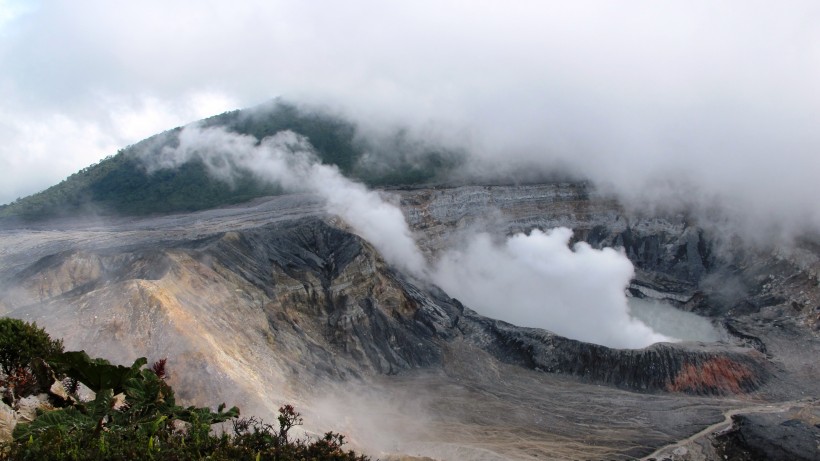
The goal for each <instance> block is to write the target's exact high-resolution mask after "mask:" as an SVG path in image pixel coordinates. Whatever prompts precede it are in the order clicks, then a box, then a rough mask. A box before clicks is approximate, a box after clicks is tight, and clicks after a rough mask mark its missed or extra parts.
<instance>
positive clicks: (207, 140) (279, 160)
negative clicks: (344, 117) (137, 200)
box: [148, 125, 425, 276]
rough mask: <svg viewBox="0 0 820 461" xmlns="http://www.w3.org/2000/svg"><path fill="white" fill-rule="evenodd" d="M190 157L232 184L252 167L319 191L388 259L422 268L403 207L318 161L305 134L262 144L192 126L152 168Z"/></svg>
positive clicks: (293, 186) (416, 270) (272, 178)
mask: <svg viewBox="0 0 820 461" xmlns="http://www.w3.org/2000/svg"><path fill="white" fill-rule="evenodd" d="M192 158H199V159H201V160H202V161H203V162H204V163H205V165H206V166H207V168H208V170H209V172H210V173H211V174H212V175H214V176H216V177H217V178H220V179H222V180H225V181H227V182H229V183H233V181H234V180H235V179H236V177H237V175H238V174H239V173H240V172H241V171H248V172H251V173H252V174H253V175H255V176H256V177H258V178H260V179H263V180H265V181H269V182H271V183H274V184H279V185H281V186H282V187H284V188H285V189H288V190H291V191H304V192H311V193H315V194H318V195H320V196H321V197H322V198H324V199H325V200H326V203H327V209H328V211H329V212H330V213H333V214H336V215H339V216H340V217H341V218H342V219H344V220H345V221H346V222H347V223H348V224H350V226H352V227H353V229H355V230H356V232H357V233H359V235H361V236H362V237H363V238H364V239H365V240H367V241H368V242H370V243H371V244H373V246H375V247H376V249H378V250H379V252H381V254H382V255H383V256H384V257H385V258H386V259H387V260H388V261H390V262H391V263H393V264H394V265H396V266H398V267H401V268H402V269H404V270H407V271H408V272H410V273H411V274H413V275H416V276H419V275H421V274H422V272H423V270H424V266H425V260H424V257H423V256H422V254H421V252H420V251H419V249H418V247H417V246H416V243H415V241H414V240H413V237H412V234H411V232H410V228H409V226H408V225H407V222H406V221H405V220H404V215H403V214H402V213H401V210H399V209H398V208H397V207H395V206H393V205H391V204H390V203H388V202H386V201H385V200H384V199H382V197H381V196H380V195H379V193H377V192H374V191H369V190H367V188H366V187H365V186H363V185H362V184H359V183H356V182H353V181H351V180H349V179H347V178H345V177H344V176H343V175H342V174H341V173H340V172H339V170H338V168H336V167H335V166H332V165H324V164H321V163H319V161H318V159H317V158H316V156H315V154H314V153H313V148H312V146H311V145H310V143H309V142H308V140H307V139H306V138H304V137H303V136H300V135H297V134H295V133H293V132H291V131H283V132H279V133H277V134H276V135H274V136H270V137H267V138H265V139H263V140H262V141H261V142H259V141H258V140H257V139H256V138H255V137H253V136H247V135H240V134H236V133H230V132H228V131H226V130H225V129H223V128H207V129H201V128H199V127H197V126H195V125H192V126H189V127H186V128H185V129H184V130H182V132H181V133H180V135H179V145H178V146H177V147H176V148H170V147H166V148H164V149H163V150H162V152H161V153H160V156H159V157H158V158H157V159H156V160H154V161H153V163H150V165H149V168H153V169H156V168H176V167H178V166H180V165H182V164H183V163H185V162H187V161H189V160H191V159H192ZM148 161H149V162H150V161H151V160H150V159H149V160H148Z"/></svg>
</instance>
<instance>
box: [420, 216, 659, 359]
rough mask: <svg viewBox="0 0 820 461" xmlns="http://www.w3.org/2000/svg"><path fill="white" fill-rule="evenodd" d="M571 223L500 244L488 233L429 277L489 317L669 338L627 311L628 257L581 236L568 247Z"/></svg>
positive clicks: (574, 333) (629, 343) (586, 334)
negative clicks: (582, 239) (593, 245)
mask: <svg viewBox="0 0 820 461" xmlns="http://www.w3.org/2000/svg"><path fill="white" fill-rule="evenodd" d="M571 237H572V231H571V230H570V229H567V228H564V227H559V228H555V229H552V230H551V231H549V232H546V233H544V232H541V231H539V230H533V231H532V232H531V233H530V235H525V234H516V235H514V236H512V237H510V238H509V239H507V241H506V242H504V243H503V244H497V243H494V242H493V241H492V240H491V238H490V236H489V235H488V234H478V235H476V236H474V237H473V239H472V240H471V241H470V242H469V244H468V245H467V247H466V248H465V249H463V250H460V251H449V252H447V253H445V254H444V256H443V257H442V258H441V259H440V260H439V262H438V263H437V265H436V268H435V271H434V275H433V278H434V280H435V281H436V283H437V284H438V285H439V286H441V287H442V288H443V289H444V290H445V291H446V292H447V293H449V294H450V295H452V296H455V297H456V298H458V299H459V300H460V301H462V302H463V303H464V304H466V305H467V306H470V307H471V308H474V309H475V310H476V311H478V312H479V313H481V314H483V315H486V316H488V317H492V318H497V319H500V320H504V321H507V322H510V323H513V324H516V325H522V326H530V327H538V328H544V329H547V330H550V331H552V332H555V333H557V334H560V335H562V336H567V337H569V338H573V339H579V340H582V341H587V342H593V343H597V344H603V345H605V346H610V347H619V348H639V347H644V346H647V345H649V344H652V343H656V342H661V341H671V340H672V338H669V337H667V336H664V335H661V334H658V333H656V332H654V331H653V330H652V329H651V328H649V327H648V326H646V325H645V324H644V323H643V322H641V321H639V320H637V319H634V318H633V317H631V315H630V312H629V307H628V305H627V299H626V295H625V293H624V290H625V288H626V286H627V285H628V284H629V281H630V280H631V279H632V276H633V275H634V269H633V267H632V263H631V262H630V261H629V259H628V258H627V257H626V256H625V255H624V254H623V253H622V252H619V251H616V250H614V249H612V248H604V249H602V250H596V249H594V248H592V247H590V246H589V245H588V244H586V243H584V242H579V243H576V244H575V245H574V246H573V247H572V249H570V247H569V246H568V245H569V241H570V238H571Z"/></svg>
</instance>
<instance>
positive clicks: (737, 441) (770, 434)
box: [714, 413, 820, 461]
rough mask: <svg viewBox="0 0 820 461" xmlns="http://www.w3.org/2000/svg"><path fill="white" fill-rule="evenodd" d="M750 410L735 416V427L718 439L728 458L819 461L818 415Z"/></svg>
mask: <svg viewBox="0 0 820 461" xmlns="http://www.w3.org/2000/svg"><path fill="white" fill-rule="evenodd" d="M796 416H797V417H792V415H788V414H787V415H783V414H777V413H749V414H738V415H734V416H733V417H732V427H731V428H730V429H729V430H727V431H725V432H724V433H722V434H720V435H719V436H717V437H716V439H715V442H714V444H715V447H716V451H717V453H718V456H720V457H721V458H722V459H725V460H728V461H764V460H765V461H816V460H817V459H818V458H820V456H818V453H820V425H818V423H817V421H818V416H820V415H817V414H815V415H813V418H811V419H810V420H807V418H806V417H801V416H800V415H796Z"/></svg>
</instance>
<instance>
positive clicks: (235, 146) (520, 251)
mask: <svg viewBox="0 0 820 461" xmlns="http://www.w3.org/2000/svg"><path fill="white" fill-rule="evenodd" d="M193 158H198V159H200V160H202V161H203V163H204V164H205V165H206V166H207V168H208V170H209V172H210V173H211V174H213V175H214V176H216V177H218V178H220V179H222V180H225V181H227V182H233V181H235V180H236V179H237V177H238V175H239V174H240V173H241V172H243V171H244V172H251V173H252V174H253V175H255V176H257V177H259V178H261V179H263V180H266V181H270V182H273V183H276V184H279V185H281V186H282V187H284V188H285V189H288V190H291V191H304V192H310V193H315V194H318V195H320V196H321V197H323V198H324V199H325V201H326V206H327V209H328V211H329V212H330V213H334V214H337V215H339V216H340V217H342V219H344V220H345V221H346V222H347V223H348V224H350V225H351V226H352V227H353V228H354V229H355V231H356V232H357V233H359V234H360V235H361V236H362V237H363V238H365V239H366V240H368V241H369V242H371V243H372V244H373V245H374V246H375V247H376V249H378V251H379V252H381V254H382V255H383V256H384V257H385V259H386V260H387V261H388V262H390V263H392V264H394V265H396V266H398V267H400V268H402V269H404V270H407V271H408V272H410V273H411V274H413V275H415V276H417V277H421V278H424V279H426V280H428V281H431V282H433V283H436V284H438V285H440V286H441V287H442V288H444V289H445V290H446V291H447V292H448V293H450V294H451V295H452V296H455V297H457V298H459V299H460V300H461V301H463V302H464V303H465V304H467V305H468V306H470V307H472V308H474V309H476V310H477V311H478V312H479V313H481V314H483V315H487V316H490V317H493V318H497V319H501V320H505V321H508V322H511V323H514V324H517V325H521V326H530V327H539V328H545V329H548V330H551V331H553V332H556V333H558V334H561V335H564V336H568V337H571V338H574V339H580V340H584V341H590V342H595V343H598V344H604V345H608V346H612V347H644V346H647V345H649V344H652V343H654V342H658V341H670V340H671V338H669V337H666V336H664V335H661V334H658V333H655V332H654V331H653V330H652V329H651V328H649V327H648V326H646V325H645V324H644V323H642V322H640V321H639V320H636V319H634V318H632V317H631V316H630V314H629V307H628V305H627V302H626V296H625V295H624V290H625V288H626V286H627V285H628V283H629V281H630V279H631V278H632V276H633V273H634V270H633V267H632V263H631V262H630V261H629V259H627V257H626V256H625V255H624V254H623V253H621V252H618V251H616V250H613V249H611V248H606V249H603V250H595V249H593V248H591V247H590V246H589V245H587V244H585V243H578V244H576V245H575V246H574V247H573V249H570V248H569V246H568V243H569V240H570V238H571V236H572V231H571V230H569V229H566V228H557V229H553V230H551V231H549V232H547V233H543V232H540V231H538V230H534V231H532V233H531V234H530V235H524V234H519V235H515V236H513V237H511V238H510V239H508V240H507V241H506V242H505V243H504V244H503V245H499V244H495V243H493V242H492V241H491V239H490V237H489V235H487V234H476V235H474V236H473V237H472V238H469V239H468V240H469V244H468V245H467V246H466V247H465V248H464V249H463V250H450V251H448V252H445V253H444V255H443V256H442V257H441V258H440V260H439V261H438V262H436V263H435V264H434V267H433V268H432V269H429V268H428V267H427V262H426V260H425V259H424V257H423V256H422V254H421V251H420V250H419V248H418V246H417V245H416V243H415V241H414V239H413V237H412V234H411V232H410V228H409V226H408V225H407V222H406V221H405V219H404V215H403V214H402V212H401V210H400V209H399V208H398V207H396V206H394V205H392V204H391V203H389V202H388V201H386V200H384V198H383V197H382V196H381V195H380V194H379V193H377V192H374V191H369V190H367V189H366V188H365V186H363V185H362V184H359V183H356V182H353V181H351V180H349V179H347V178H345V177H344V176H343V175H342V174H341V173H340V172H339V170H338V169H337V168H336V167H334V166H328V165H324V164H321V163H319V161H318V159H317V157H316V156H315V155H314V153H313V149H312V146H311V145H310V143H309V142H308V141H307V139H305V138H304V137H302V136H299V135H297V134H295V133H293V132H289V131H284V132H280V133H278V134H276V135H274V136H271V137H268V138H265V139H263V140H262V141H261V142H260V141H258V140H257V139H256V138H254V137H253V136H248V135H239V134H235V133H231V132H228V131H226V130H225V129H223V128H207V129H202V128H200V127H197V126H189V127H186V128H185V129H184V130H183V131H182V132H181V133H180V135H179V145H178V146H177V147H176V148H169V147H166V148H164V149H163V150H162V152H161V154H160V155H159V156H158V157H153V158H152V157H146V159H145V160H146V161H147V162H149V169H157V168H176V167H178V166H180V165H181V164H183V163H185V162H187V161H190V160H191V159H193Z"/></svg>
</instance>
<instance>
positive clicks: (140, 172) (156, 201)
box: [0, 101, 460, 221]
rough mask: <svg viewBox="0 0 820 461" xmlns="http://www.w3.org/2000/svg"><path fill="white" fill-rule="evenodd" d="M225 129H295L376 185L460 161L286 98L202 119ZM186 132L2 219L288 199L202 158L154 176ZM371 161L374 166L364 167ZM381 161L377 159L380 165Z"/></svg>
mask: <svg viewBox="0 0 820 461" xmlns="http://www.w3.org/2000/svg"><path fill="white" fill-rule="evenodd" d="M199 123H201V124H202V126H203V127H217V126H220V127H224V128H225V129H227V130H228V131H231V132H235V133H239V134H247V135H252V136H254V137H255V138H256V139H259V140H261V139H263V138H265V137H268V136H272V135H274V134H276V133H278V132H280V131H284V130H290V131H293V132H296V133H298V134H300V135H302V136H305V137H306V138H308V140H309V141H310V143H311V144H312V145H313V146H314V148H315V150H316V153H317V155H318V156H319V158H320V159H321V161H322V162H323V163H326V164H332V165H336V166H338V167H339V169H340V170H341V172H342V173H343V174H345V175H347V176H349V177H353V178H356V179H358V180H361V181H364V182H365V183H367V184H369V185H380V186H384V185H404V184H419V183H424V182H429V181H432V180H434V179H436V178H438V177H440V176H442V175H444V174H446V173H447V172H448V171H450V170H452V169H453V168H455V167H456V166H457V164H458V163H459V158H460V157H459V155H458V154H456V153H453V152H445V151H442V150H431V149H421V148H419V147H417V146H414V145H412V143H411V142H409V141H408V140H407V139H406V137H405V136H404V135H403V133H401V132H399V133H398V134H396V135H395V136H394V137H393V139H391V140H390V142H389V143H387V145H384V144H385V143H384V142H375V141H369V140H365V139H363V138H362V137H361V136H359V135H358V133H357V129H356V126H355V125H353V124H352V123H350V122H348V121H346V120H343V119H341V118H339V117H335V116H331V115H327V114H324V113H320V112H309V111H304V110H300V109H298V108H296V107H295V106H293V105H289V104H286V103H283V102H280V101H274V102H272V103H269V104H266V105H263V106H260V107H256V108H252V109H246V110H241V111H233V112H226V113H224V114H221V115H217V116H214V117H211V118H208V119H205V120H203V121H202V122H199ZM180 131H181V128H176V129H173V130H169V131H166V132H164V133H161V134H158V135H155V136H152V137H150V138H148V139H145V140H143V141H140V142H139V143H136V144H134V145H132V146H129V147H127V148H125V149H122V150H120V151H119V152H118V153H117V154H116V155H113V156H110V157H108V158H106V159H104V160H102V161H101V162H99V163H97V164H95V165H91V166H89V167H87V168H84V169H82V170H81V171H79V172H77V173H75V174H73V175H71V176H69V177H68V178H67V179H65V180H64V181H62V182H61V183H59V184H57V185H55V186H52V187H50V188H48V189H46V190H44V191H42V192H39V193H37V194H34V195H31V196H29V197H26V198H22V199H18V200H16V201H14V202H12V203H11V204H8V205H2V206H0V218H10V219H21V220H24V221H36V220H42V219H48V218H52V217H61V216H76V215H83V214H91V213H93V214H101V215H144V214H152V213H169V212H178V211H195V210H202V209H207V208H213V207H216V206H220V205H226V204H233V203H240V202H244V201H247V200H250V199H252V198H255V197H261V196H265V195H276V194H280V193H281V192H282V190H281V189H280V188H279V187H277V185H275V184H267V183H265V182H263V181H260V180H258V179H256V178H254V177H253V176H252V175H251V174H250V173H249V172H245V173H244V174H242V175H240V176H239V177H238V178H237V180H236V181H234V184H227V183H225V182H223V181H220V180H218V179H216V178H213V177H211V176H209V175H208V172H207V168H206V166H205V165H204V164H203V163H202V162H201V161H200V160H191V161H190V162H188V163H186V164H184V165H181V166H180V167H179V168H175V169H160V170H157V171H153V172H151V173H149V172H148V171H147V169H146V167H145V165H144V163H143V161H142V158H144V157H151V156H152V155H157V154H158V153H159V152H160V151H161V150H162V149H163V148H165V147H174V146H175V145H176V143H177V142H178V138H177V136H178V134H179V132H180ZM365 157H367V158H368V159H370V161H367V162H363V161H362V160H363V159H364V158H365ZM373 159H375V160H373Z"/></svg>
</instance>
